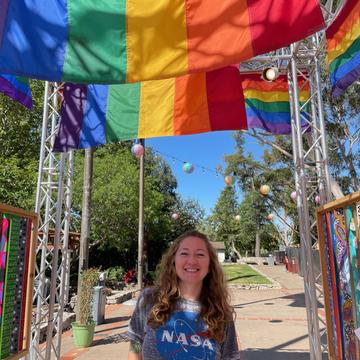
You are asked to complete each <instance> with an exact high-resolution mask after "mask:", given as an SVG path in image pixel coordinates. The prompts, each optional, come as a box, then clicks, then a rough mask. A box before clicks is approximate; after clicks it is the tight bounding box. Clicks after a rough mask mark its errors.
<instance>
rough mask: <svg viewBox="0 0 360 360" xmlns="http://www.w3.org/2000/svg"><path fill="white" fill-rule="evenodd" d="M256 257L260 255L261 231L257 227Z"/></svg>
mask: <svg viewBox="0 0 360 360" xmlns="http://www.w3.org/2000/svg"><path fill="white" fill-rule="evenodd" d="M255 257H260V233H259V229H256V237H255Z"/></svg>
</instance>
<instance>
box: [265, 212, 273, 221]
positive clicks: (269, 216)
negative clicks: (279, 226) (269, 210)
mask: <svg viewBox="0 0 360 360" xmlns="http://www.w3.org/2000/svg"><path fill="white" fill-rule="evenodd" d="M266 218H267V219H268V220H269V221H273V219H274V214H269V215H268V216H267V217H266Z"/></svg>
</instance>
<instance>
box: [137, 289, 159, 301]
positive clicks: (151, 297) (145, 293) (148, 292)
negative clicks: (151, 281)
mask: <svg viewBox="0 0 360 360" xmlns="http://www.w3.org/2000/svg"><path fill="white" fill-rule="evenodd" d="M156 293H157V291H156V288H155V287H154V286H149V287H146V288H145V289H144V290H142V292H141V294H140V296H139V303H140V304H143V305H153V304H154V302H155V298H156Z"/></svg>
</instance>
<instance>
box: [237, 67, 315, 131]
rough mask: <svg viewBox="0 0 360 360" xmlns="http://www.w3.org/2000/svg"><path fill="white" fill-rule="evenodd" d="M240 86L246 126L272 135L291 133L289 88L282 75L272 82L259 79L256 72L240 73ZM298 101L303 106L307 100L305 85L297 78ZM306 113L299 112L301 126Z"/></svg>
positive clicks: (308, 92)
mask: <svg viewBox="0 0 360 360" xmlns="http://www.w3.org/2000/svg"><path fill="white" fill-rule="evenodd" d="M242 78H243V80H242V86H243V90H244V99H245V107H246V117H247V124H248V128H260V129H263V130H266V131H268V132H271V133H273V134H278V135H281V134H290V133H291V113H290V103H289V87H288V82H287V78H286V76H285V75H280V76H279V77H278V78H277V79H276V80H274V81H272V82H266V81H264V80H263V79H261V77H260V75H259V74H246V75H242ZM298 85H299V89H300V92H299V101H300V106H303V105H304V104H305V102H306V101H307V100H308V99H309V96H310V89H309V84H308V83H306V82H305V81H304V79H302V78H299V79H298ZM305 118H306V113H305V112H304V111H303V112H302V126H303V127H306V126H307V123H306V121H305Z"/></svg>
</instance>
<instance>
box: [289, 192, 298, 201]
mask: <svg viewBox="0 0 360 360" xmlns="http://www.w3.org/2000/svg"><path fill="white" fill-rule="evenodd" d="M296 196H297V193H296V191H293V192H292V193H291V194H290V197H291V199H292V200H294V201H296Z"/></svg>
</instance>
